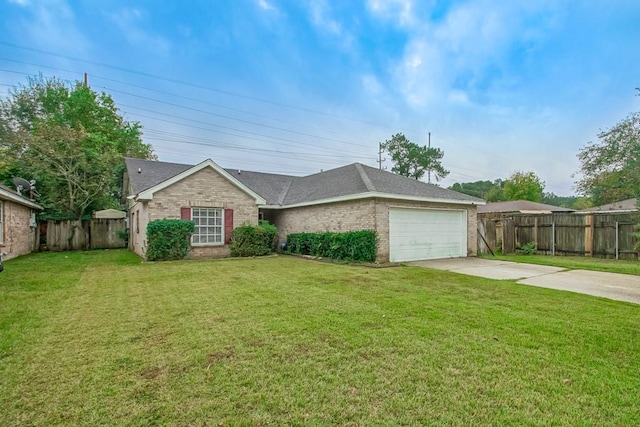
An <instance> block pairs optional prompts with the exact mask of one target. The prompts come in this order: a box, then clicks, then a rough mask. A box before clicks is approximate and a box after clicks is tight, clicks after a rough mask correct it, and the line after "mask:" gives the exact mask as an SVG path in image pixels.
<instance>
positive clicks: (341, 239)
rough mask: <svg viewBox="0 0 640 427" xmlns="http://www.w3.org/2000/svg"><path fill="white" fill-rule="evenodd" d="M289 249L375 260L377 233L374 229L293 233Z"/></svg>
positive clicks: (361, 259)
mask: <svg viewBox="0 0 640 427" xmlns="http://www.w3.org/2000/svg"><path fill="white" fill-rule="evenodd" d="M287 250H288V252H290V253H293V254H301V255H311V256H317V257H323V258H331V259H335V260H345V261H359V262H375V260H376V254H377V241H376V233H375V231H372V230H362V231H350V232H347V233H328V232H327V233H292V234H289V235H288V236H287Z"/></svg>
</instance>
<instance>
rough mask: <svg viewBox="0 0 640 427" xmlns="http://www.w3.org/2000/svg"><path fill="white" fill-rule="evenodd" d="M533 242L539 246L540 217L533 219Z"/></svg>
mask: <svg viewBox="0 0 640 427" xmlns="http://www.w3.org/2000/svg"><path fill="white" fill-rule="evenodd" d="M533 244H534V245H536V249H537V248H538V217H535V218H534V219H533Z"/></svg>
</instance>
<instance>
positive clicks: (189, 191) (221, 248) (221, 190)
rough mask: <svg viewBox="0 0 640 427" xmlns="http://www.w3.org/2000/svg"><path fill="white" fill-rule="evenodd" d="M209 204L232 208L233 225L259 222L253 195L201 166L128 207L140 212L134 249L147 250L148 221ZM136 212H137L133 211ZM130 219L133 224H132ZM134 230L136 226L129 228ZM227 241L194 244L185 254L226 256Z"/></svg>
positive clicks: (165, 217)
mask: <svg viewBox="0 0 640 427" xmlns="http://www.w3.org/2000/svg"><path fill="white" fill-rule="evenodd" d="M192 206H195V207H211V208H223V209H233V227H234V228H236V227H239V226H241V225H244V224H251V225H256V224H257V223H258V207H257V205H256V202H255V199H253V198H252V197H251V196H249V195H248V194H247V193H245V192H244V191H242V190H241V189H239V188H238V187H236V186H235V185H233V184H232V183H231V182H229V181H228V180H227V179H226V178H225V177H223V176H222V175H220V174H218V173H217V172H216V171H214V170H213V169H212V168H208V167H207V168H204V169H202V170H200V171H198V172H196V173H194V174H192V175H190V176H189V177H187V178H185V179H183V180H181V181H179V182H176V183H175V184H173V185H171V186H169V187H167V188H164V189H162V190H160V191H158V192H156V193H155V194H154V195H153V200H150V201H148V202H144V203H140V202H139V203H137V204H136V205H134V207H133V208H132V209H131V212H133V213H135V215H136V216H137V215H139V220H140V234H139V235H138V236H137V239H135V240H132V247H133V249H134V251H135V252H136V253H138V254H140V255H142V256H144V253H145V251H146V230H147V224H148V223H149V221H154V220H157V219H180V208H181V207H192ZM136 212H137V213H136ZM135 221H137V220H136V219H134V220H133V222H134V223H133V224H132V226H133V227H135V226H136V224H135ZM132 230H133V232H134V233H135V228H133V229H132ZM229 255H230V254H229V246H228V245H218V246H194V247H193V248H192V249H191V251H190V252H189V255H188V256H187V257H188V258H219V257H227V256H229Z"/></svg>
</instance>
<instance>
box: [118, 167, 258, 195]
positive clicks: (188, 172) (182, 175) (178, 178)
mask: <svg viewBox="0 0 640 427" xmlns="http://www.w3.org/2000/svg"><path fill="white" fill-rule="evenodd" d="M205 168H212V169H213V170H214V171H216V172H217V173H218V174H220V175H222V176H223V177H224V178H225V179H227V180H228V181H230V182H231V183H232V184H233V185H235V186H236V187H238V188H239V189H240V190H242V191H244V192H245V193H247V194H248V195H249V196H251V197H252V198H254V199H255V200H256V203H257V204H259V205H264V204H266V200H265V199H264V198H263V197H262V196H260V195H259V194H257V193H256V192H255V191H253V190H252V189H250V188H249V187H247V186H246V185H245V184H243V183H242V182H240V181H238V180H237V179H236V178H234V177H233V176H232V175H231V174H229V173H228V172H227V171H226V170H224V169H222V168H221V167H220V166H218V165H217V164H216V163H215V162H214V161H213V160H211V159H207V160H205V161H204V162H202V163H199V164H197V165H195V166H192V167H190V168H188V169H186V170H183V171H182V172H180V173H178V174H176V175H173V176H171V177H170V178H168V179H165V180H164V181H161V182H160V183H158V184H156V185H154V186H152V187H149V188H147V189H145V190H143V191H140V192H139V193H138V194H137V199H138V200H151V199H153V195H154V193H156V192H157V191H160V190H163V189H165V188H167V187H169V186H171V185H173V184H175V183H176V182H178V181H181V180H183V179H185V178H187V177H189V176H191V175H193V174H194V173H196V172H198V171H201V170H203V169H205ZM159 175H160V174H158V175H156V176H159ZM129 179H131V178H129Z"/></svg>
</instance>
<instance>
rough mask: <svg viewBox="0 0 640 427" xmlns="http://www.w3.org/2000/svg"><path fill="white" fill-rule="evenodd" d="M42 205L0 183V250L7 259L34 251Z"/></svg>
mask: <svg viewBox="0 0 640 427" xmlns="http://www.w3.org/2000/svg"><path fill="white" fill-rule="evenodd" d="M39 210H42V207H41V206H40V205H38V204H37V203H34V202H33V201H31V200H29V199H28V198H26V197H24V196H22V195H20V194H18V193H17V192H16V191H15V190H12V189H10V188H9V187H5V186H4V185H0V252H4V253H5V259H10V258H15V257H17V256H20V255H25V254H28V253H30V252H33V251H34V250H35V249H36V247H37V244H38V241H37V236H38V232H37V223H36V219H35V216H36V212H37V211H39Z"/></svg>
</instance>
